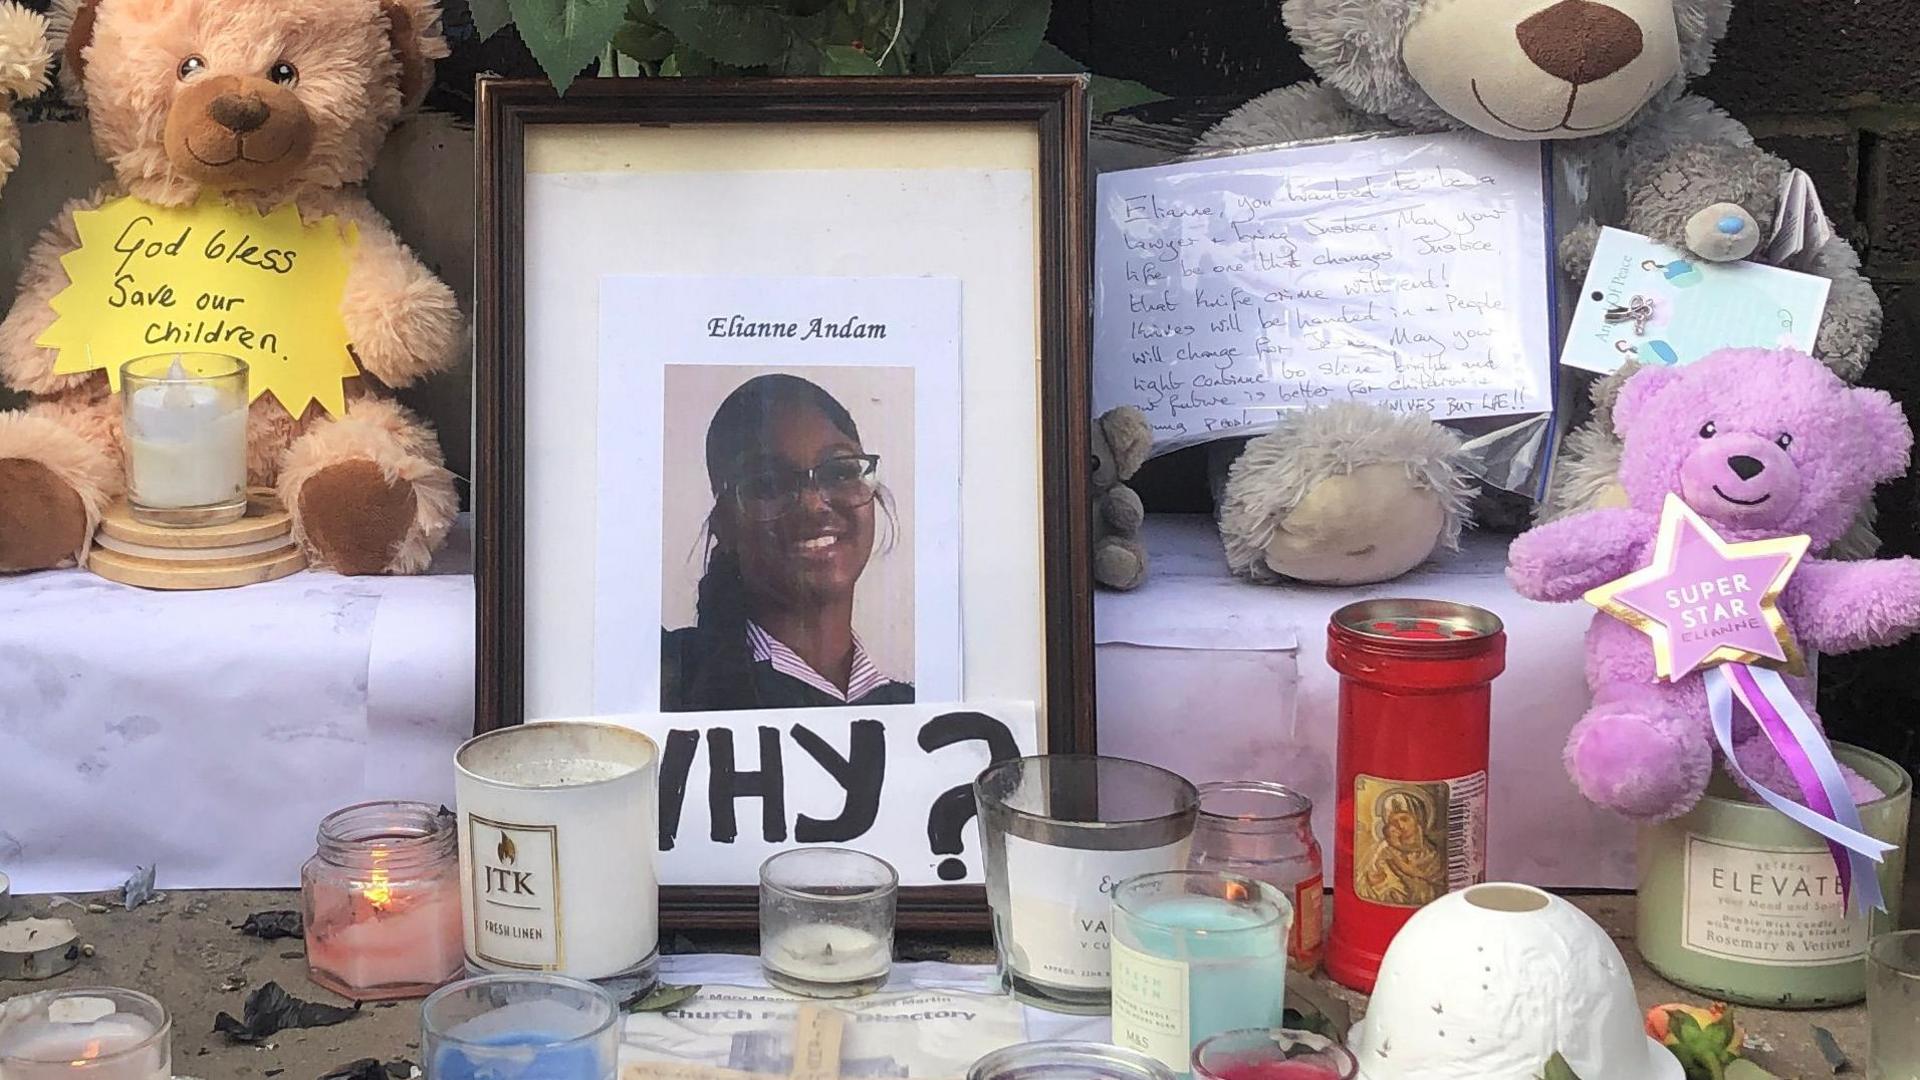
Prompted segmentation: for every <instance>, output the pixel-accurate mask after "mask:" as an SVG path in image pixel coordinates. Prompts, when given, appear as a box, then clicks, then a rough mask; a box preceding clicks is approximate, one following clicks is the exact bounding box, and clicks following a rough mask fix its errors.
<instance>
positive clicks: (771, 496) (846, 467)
mask: <svg viewBox="0 0 1920 1080" xmlns="http://www.w3.org/2000/svg"><path fill="white" fill-rule="evenodd" d="M809 488H811V489H813V490H815V491H818V492H819V493H820V497H821V498H822V499H825V500H826V501H827V505H829V506H831V507H833V508H834V509H836V510H858V509H859V508H861V507H863V506H865V505H867V504H868V503H870V502H872V501H873V499H874V496H875V494H877V493H878V491H879V489H880V457H879V455H877V454H846V455H843V456H841V457H831V458H828V459H827V460H825V461H823V462H821V463H820V464H818V465H815V466H814V467H813V468H811V469H773V468H767V469H756V470H754V471H752V472H749V473H747V474H746V475H744V476H742V477H741V478H740V479H738V480H735V481H733V482H732V483H730V484H728V485H727V491H728V492H729V493H730V494H731V495H732V496H733V500H734V503H735V505H737V506H739V508H740V512H741V514H743V515H745V516H746V517H747V518H749V519H751V520H753V521H774V520H777V519H779V518H782V517H785V516H786V515H787V514H789V513H792V512H793V510H794V508H795V507H797V506H799V505H800V495H801V493H802V492H804V491H806V490H808V489H809Z"/></svg>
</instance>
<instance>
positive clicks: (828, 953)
mask: <svg viewBox="0 0 1920 1080" xmlns="http://www.w3.org/2000/svg"><path fill="white" fill-rule="evenodd" d="M821 955H822V956H825V957H826V958H827V959H829V960H831V959H833V942H831V941H829V942H827V945H826V948H825V949H824V950H822V952H821Z"/></svg>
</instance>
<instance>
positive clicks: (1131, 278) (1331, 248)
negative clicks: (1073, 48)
mask: <svg viewBox="0 0 1920 1080" xmlns="http://www.w3.org/2000/svg"><path fill="white" fill-rule="evenodd" d="M1542 154H1543V151H1542V149H1541V148H1540V146H1538V145H1536V144H1533V143H1512V142H1506V141H1503V140H1500V139H1488V138H1485V137H1482V136H1478V135H1474V134H1472V133H1467V134H1464V135H1463V134H1457V133H1454V134H1438V135H1407V136H1398V137H1393V138H1382V139H1361V140H1349V141H1340V142H1332V143H1319V144H1310V145H1302V146H1294V147H1287V148H1284V149H1278V150H1270V151H1263V152H1259V153H1248V154H1235V155H1228V156H1225V157H1218V158H1208V159H1204V160H1200V161H1192V162H1183V163H1178V164H1173V165H1161V166H1155V167H1152V168H1144V169H1130V170H1125V171H1121V172H1110V173H1106V174H1105V175H1102V176H1101V177H1100V178H1099V184H1098V198H1097V203H1096V225H1095V228H1096V245H1095V260H1094V267H1095V274H1094V290H1095V301H1094V311H1095V318H1094V402H1095V406H1096V408H1097V409H1098V410H1102V411H1104V410H1106V409H1110V408H1112V407H1114V406H1116V405H1135V406H1138V407H1139V408H1141V409H1142V410H1144V411H1145V412H1146V413H1147V416H1148V418H1149V419H1150V420H1151V421H1152V423H1153V426H1154V431H1155V434H1156V441H1155V451H1156V452H1160V453H1164V452H1166V451H1168V450H1174V449H1178V448H1180V447H1182V446H1188V445H1193V444H1196V443H1200V442H1204V441H1206V440H1207V439H1210V438H1216V437H1219V436H1221V435H1223V434H1241V435H1252V434H1258V433H1259V432H1260V431H1262V430H1266V429H1270V428H1271V427H1272V425H1273V423H1274V418H1275V416H1276V414H1277V413H1278V412H1279V411H1280V410H1284V409H1295V408H1305V407H1312V406H1316V405H1325V404H1329V403H1332V402H1338V401H1358V402H1363V403H1367V404H1375V405H1384V406H1387V407H1389V408H1392V409H1396V410H1407V411H1418V412H1424V413H1428V414H1430V415H1431V416H1432V417H1433V418H1434V419H1436V420H1446V419H1464V418H1471V417H1480V416H1500V415H1508V414H1522V413H1538V412H1545V411H1547V410H1549V409H1551V408H1552V406H1553V391H1552V371H1551V364H1552V360H1551V357H1552V353H1553V342H1552V339H1551V334H1552V313H1551V305H1550V303H1549V298H1550V295H1551V284H1550V276H1549V273H1550V269H1549V263H1548V252H1547V225H1546V211H1545V169H1544V167H1543V158H1542Z"/></svg>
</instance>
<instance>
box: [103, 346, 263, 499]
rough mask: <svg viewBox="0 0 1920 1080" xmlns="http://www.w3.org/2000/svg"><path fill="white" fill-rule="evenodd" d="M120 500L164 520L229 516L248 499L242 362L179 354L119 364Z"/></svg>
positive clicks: (222, 357) (244, 393) (231, 359)
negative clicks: (123, 481)
mask: <svg viewBox="0 0 1920 1080" xmlns="http://www.w3.org/2000/svg"><path fill="white" fill-rule="evenodd" d="M121 393H122V396H123V401H122V419H123V427H124V429H125V433H126V448H127V501H128V502H129V503H130V504H132V509H133V513H134V516H135V517H138V518H141V519H142V520H147V521H151V522H155V523H157V524H170V525H207V524H216V523H218V522H221V521H231V520H235V519H237V518H239V517H240V516H242V515H243V514H244V513H245V512H246V505H247V404H248V402H247V365H246V364H245V363H244V362H243V361H240V360H236V359H233V358H232V357H227V356H215V355H210V354H191V353H188V354H179V355H161V356H148V357H143V358H141V359H138V360H130V361H128V362H127V363H126V365H125V366H123V367H122V368H121Z"/></svg>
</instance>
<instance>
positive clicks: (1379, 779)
mask: <svg viewBox="0 0 1920 1080" xmlns="http://www.w3.org/2000/svg"><path fill="white" fill-rule="evenodd" d="M1506 656H1507V636H1506V631H1505V630H1504V629H1502V627H1501V625H1500V620H1499V619H1498V618H1495V617H1494V615H1493V613H1492V612H1490V611H1484V610H1482V609H1480V608H1477V607H1471V606H1469V605H1466V604H1455V603H1450V602H1448V601H1444V600H1395V599H1383V600H1362V601H1360V602H1359V603H1355V604H1348V605H1347V606H1346V607H1343V608H1341V609H1340V610H1338V611H1336V612H1334V613H1333V618H1332V620H1331V625H1330V626H1329V627H1328V630H1327V662H1328V664H1329V665H1330V666H1331V667H1332V668H1333V670H1334V671H1336V672H1338V673H1339V675H1340V705H1339V709H1340V724H1339V739H1340V750H1339V755H1338V757H1339V765H1338V778H1337V780H1336V783H1337V785H1338V786H1337V787H1336V788H1335V791H1336V793H1337V795H1336V799H1335V806H1334V827H1333V926H1332V929H1331V931H1330V933H1329V934H1328V936H1327V974H1329V975H1331V976H1333V979H1334V981H1336V982H1338V983H1340V984H1342V985H1344V986H1347V987H1350V988H1352V989H1355V990H1359V991H1361V992H1363V993H1369V992H1371V991H1372V990H1373V981H1374V977H1375V975H1376V974H1377V973H1378V972H1379V970H1380V960H1381V958H1382V957H1383V956H1385V955H1386V952H1387V946H1388V945H1389V944H1390V943H1391V942H1392V941H1393V938H1394V935H1395V934H1398V933H1399V932H1400V928H1401V927H1402V926H1405V925H1406V924H1407V920H1408V919H1411V918H1413V913H1414V912H1416V911H1418V910H1420V908H1421V907H1423V906H1425V905H1427V904H1430V903H1432V902H1433V901H1435V900H1438V899H1439V898H1440V897H1442V896H1445V895H1446V894H1448V893H1450V892H1457V891H1459V890H1461V889H1464V888H1467V887H1468V886H1470V885H1477V884H1479V883H1480V882H1482V881H1485V880H1486V876H1487V762H1488V744H1489V740H1490V735H1491V732H1490V728H1491V721H1492V713H1493V680H1494V677H1495V676H1497V675H1499V674H1500V672H1501V671H1503V670H1504V669H1505V668H1506Z"/></svg>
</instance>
